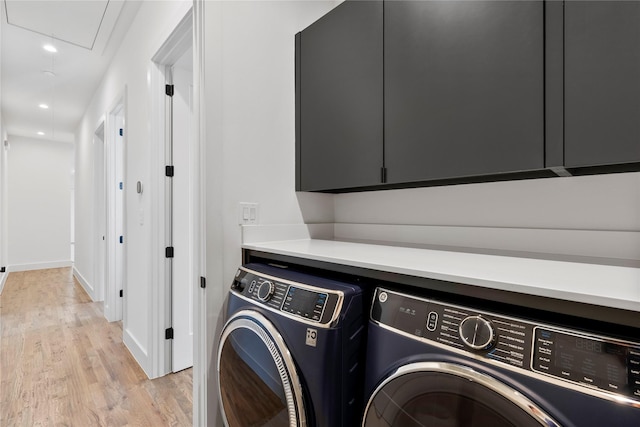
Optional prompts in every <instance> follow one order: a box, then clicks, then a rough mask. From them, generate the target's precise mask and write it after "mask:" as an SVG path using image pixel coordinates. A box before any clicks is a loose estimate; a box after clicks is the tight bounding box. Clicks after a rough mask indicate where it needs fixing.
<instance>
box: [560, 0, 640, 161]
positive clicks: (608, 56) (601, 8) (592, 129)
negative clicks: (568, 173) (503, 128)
mask: <svg viewBox="0 0 640 427" xmlns="http://www.w3.org/2000/svg"><path fill="white" fill-rule="evenodd" d="M564 34H565V35H564V57H565V70H564V71H565V74H564V86H565V110H564V117H565V122H564V126H565V141H564V142H565V152H564V156H565V165H566V167H567V168H572V167H582V166H600V165H610V164H616V163H630V162H640V2H638V1H568V2H565V6H564Z"/></svg>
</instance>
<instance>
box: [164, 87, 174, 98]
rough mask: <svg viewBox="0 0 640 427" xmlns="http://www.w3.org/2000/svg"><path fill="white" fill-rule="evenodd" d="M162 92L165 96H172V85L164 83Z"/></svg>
mask: <svg viewBox="0 0 640 427" xmlns="http://www.w3.org/2000/svg"><path fill="white" fill-rule="evenodd" d="M164 93H165V94H166V95H167V96H173V85H165V86H164Z"/></svg>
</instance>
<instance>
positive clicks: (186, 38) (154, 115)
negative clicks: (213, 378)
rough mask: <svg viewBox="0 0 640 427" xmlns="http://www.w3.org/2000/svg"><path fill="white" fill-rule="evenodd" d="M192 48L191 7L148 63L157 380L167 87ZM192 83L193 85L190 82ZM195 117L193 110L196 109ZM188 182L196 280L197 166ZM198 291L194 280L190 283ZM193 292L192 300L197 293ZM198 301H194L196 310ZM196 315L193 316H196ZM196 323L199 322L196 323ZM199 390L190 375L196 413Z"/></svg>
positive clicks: (166, 273)
mask: <svg viewBox="0 0 640 427" xmlns="http://www.w3.org/2000/svg"><path fill="white" fill-rule="evenodd" d="M192 45H193V9H192V8H189V10H187V11H186V12H185V14H184V16H183V17H182V18H181V19H180V20H179V22H178V23H177V25H176V27H175V29H174V30H173V31H172V32H171V34H170V35H169V36H168V37H167V39H166V40H165V42H164V43H162V45H161V46H160V48H159V49H158V51H157V53H156V54H155V55H154V56H153V57H152V58H151V63H150V65H149V77H150V85H149V87H150V101H151V147H150V156H149V157H150V162H151V163H150V171H151V176H150V181H149V186H150V189H149V194H150V196H149V197H150V206H151V210H150V227H151V242H150V244H151V253H152V256H151V262H150V272H149V277H150V278H151V283H154V284H158V286H154V287H152V289H151V310H150V313H149V325H151V326H150V339H149V343H150V352H149V354H150V356H151V377H152V378H155V377H159V376H163V375H166V374H168V373H170V372H171V341H170V340H168V339H165V330H166V329H167V328H169V327H171V300H172V299H171V276H170V269H169V268H168V263H167V259H166V257H165V242H168V241H169V236H168V234H169V229H168V227H167V217H168V215H167V202H168V200H167V191H166V187H167V177H166V176H165V173H164V171H165V166H167V165H168V163H167V144H168V141H170V139H169V138H170V137H171V134H170V132H171V122H170V120H169V118H168V117H167V96H166V94H165V85H166V84H168V83H170V82H171V73H170V71H171V67H172V66H173V64H174V63H175V62H176V61H177V60H178V59H179V58H180V56H181V55H182V54H183V53H184V51H185V48H188V47H190V46H192ZM194 82H195V81H194ZM194 115H195V111H194ZM190 143H191V146H190V150H191V151H192V152H193V153H194V158H195V159H199V158H200V155H199V152H200V147H199V145H198V140H197V137H194V138H192V141H191V142H190ZM192 166H193V168H192V170H191V171H190V175H191V176H190V180H191V182H193V185H194V193H193V194H195V195H196V197H194V199H193V202H192V203H193V205H192V206H191V210H192V212H193V216H194V217H193V218H191V219H192V220H193V222H194V227H193V235H192V236H191V237H192V239H191V240H192V242H193V243H192V246H193V248H192V249H193V257H192V259H191V260H189V263H190V268H191V269H192V271H193V273H194V274H193V277H194V278H195V277H200V276H201V274H200V268H199V260H200V244H201V234H202V231H201V230H202V228H201V227H200V219H199V213H200V206H201V201H200V199H199V197H198V195H199V194H200V180H199V179H200V172H199V164H194V165H192ZM191 286H193V287H194V288H196V289H200V288H199V286H198V285H197V283H196V281H194V283H192V284H191ZM196 289H194V293H193V294H194V300H197V299H198V298H197V295H198V293H197V292H196V291H195V290H196ZM195 304H196V301H194V307H195ZM194 315H195V313H194ZM194 323H197V319H194ZM196 335H197V331H194V341H197V340H198V337H197V336H196ZM203 360H206V359H202V360H201V359H200V358H198V357H197V354H196V352H195V351H194V358H193V365H194V368H195V367H196V366H201V364H202V363H204V362H203ZM199 387H200V386H199V385H198V381H197V379H196V378H195V376H194V381H193V389H194V397H193V403H194V413H195V411H196V408H199V407H200V406H201V405H202V404H201V403H200V402H199V401H198V400H197V399H199V397H198V398H197V396H196V394H195V392H196V390H197V389H198V388H199Z"/></svg>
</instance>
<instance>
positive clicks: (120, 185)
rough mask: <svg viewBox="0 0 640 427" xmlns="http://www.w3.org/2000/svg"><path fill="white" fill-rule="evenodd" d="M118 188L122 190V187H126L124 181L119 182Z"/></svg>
mask: <svg viewBox="0 0 640 427" xmlns="http://www.w3.org/2000/svg"><path fill="white" fill-rule="evenodd" d="M118 188H119V189H120V190H122V189H123V188H124V184H123V183H122V182H120V183H119V184H118Z"/></svg>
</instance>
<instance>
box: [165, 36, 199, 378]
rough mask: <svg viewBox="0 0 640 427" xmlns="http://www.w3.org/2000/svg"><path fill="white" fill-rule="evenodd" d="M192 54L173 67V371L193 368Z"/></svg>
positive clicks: (185, 54)
mask: <svg viewBox="0 0 640 427" xmlns="http://www.w3.org/2000/svg"><path fill="white" fill-rule="evenodd" d="M192 61H193V53H192V50H191V49H189V50H188V51H187V52H185V53H184V55H182V57H181V58H180V59H179V60H178V61H177V62H176V63H175V65H174V66H173V68H172V73H171V74H172V76H173V85H174V94H173V97H172V102H173V114H172V120H173V123H172V126H171V128H172V131H173V135H172V139H173V143H172V150H173V152H172V157H173V166H174V171H175V172H174V176H173V178H172V180H173V191H172V197H171V198H170V199H169V200H170V202H169V203H171V204H172V209H171V211H172V214H171V215H170V217H169V218H170V220H171V221H172V227H170V228H171V231H172V242H173V244H172V246H173V248H174V257H173V259H172V261H171V262H172V269H171V318H172V322H171V323H172V327H173V341H172V351H171V353H172V357H171V370H172V371H173V372H177V371H180V370H183V369H186V368H189V367H191V366H193V288H194V286H195V280H196V275H195V273H194V271H193V265H194V263H193V252H194V248H193V245H194V239H193V233H194V227H195V221H194V212H193V210H192V206H193V198H194V197H195V194H194V192H193V181H192V180H193V177H192V173H191V172H192V163H193V162H194V161H195V159H193V155H192V152H191V146H192V142H191V140H192V138H193V119H192V117H193V66H192Z"/></svg>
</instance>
